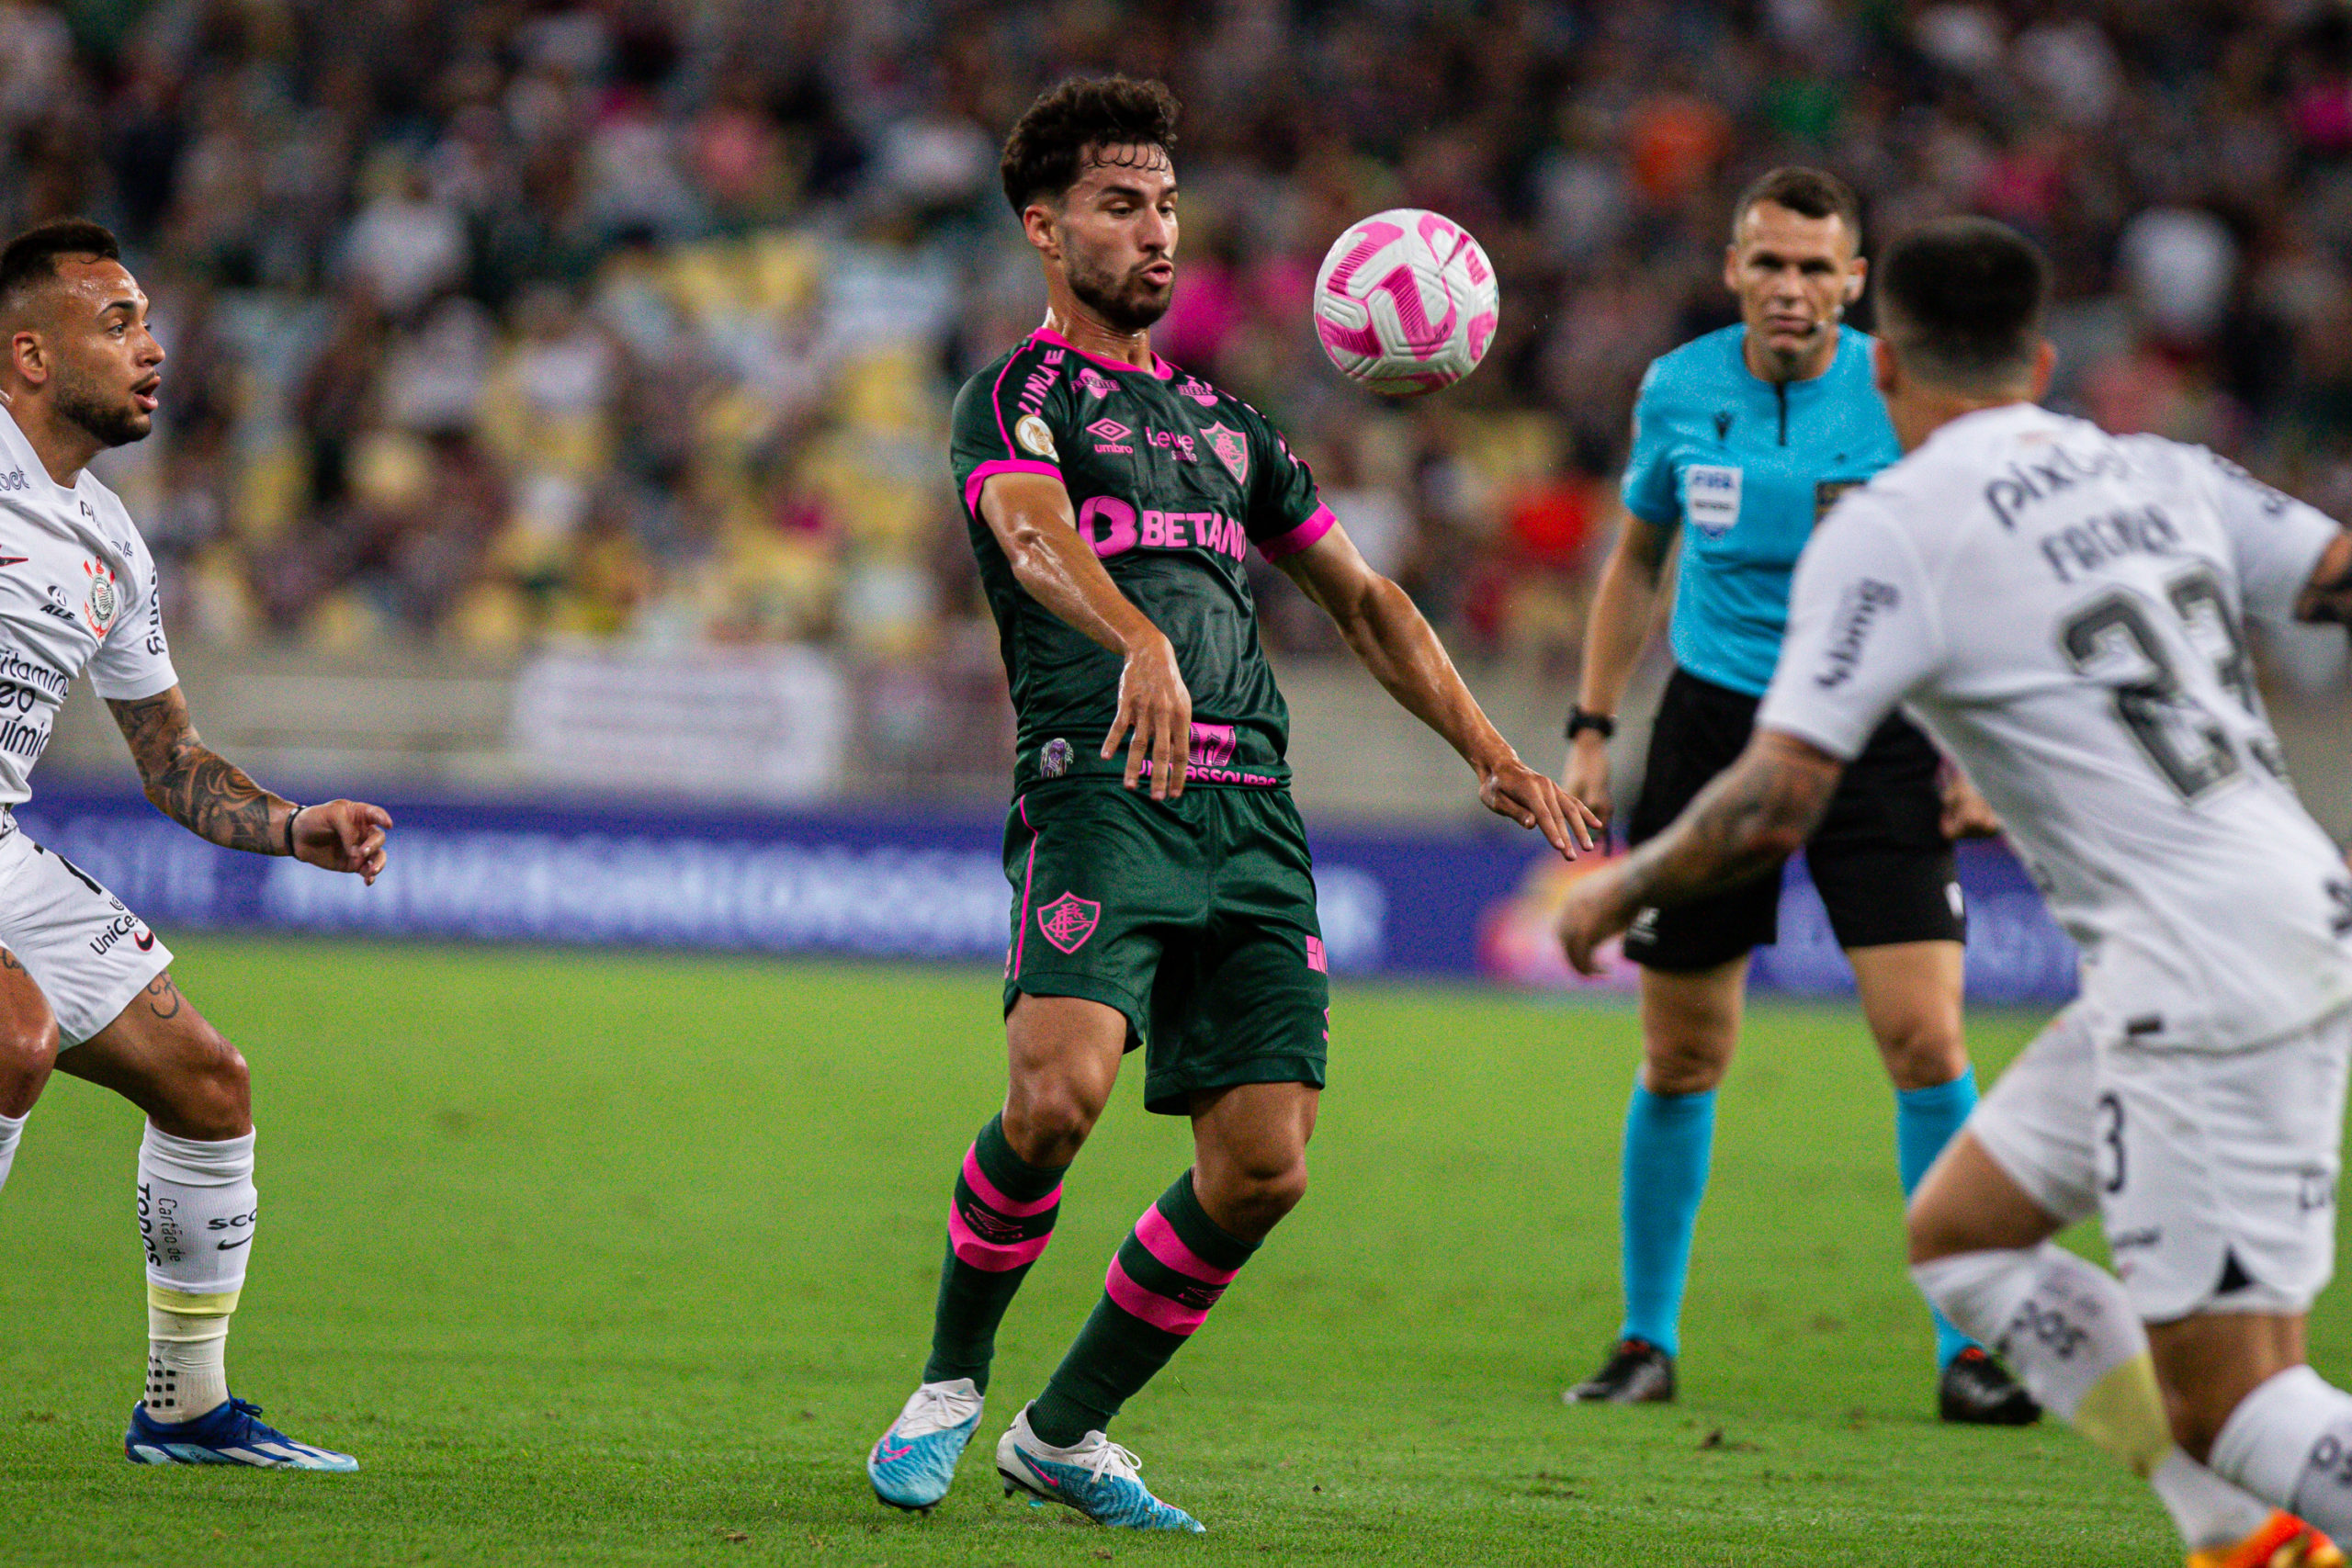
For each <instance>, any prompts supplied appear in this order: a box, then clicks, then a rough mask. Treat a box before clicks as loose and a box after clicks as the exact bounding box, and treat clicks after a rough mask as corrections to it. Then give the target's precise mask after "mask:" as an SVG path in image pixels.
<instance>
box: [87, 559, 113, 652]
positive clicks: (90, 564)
mask: <svg viewBox="0 0 2352 1568" xmlns="http://www.w3.org/2000/svg"><path fill="white" fill-rule="evenodd" d="M82 570H84V571H85V572H87V573H89V574H90V599H89V622H90V629H91V630H92V631H94V632H96V633H97V634H98V635H99V636H100V637H104V636H106V635H107V627H108V626H112V625H114V617H115V613H116V612H117V611H118V610H120V609H121V608H122V597H121V595H120V594H119V593H117V592H115V587H114V569H113V568H112V567H107V566H100V565H99V564H98V563H97V562H96V561H84V562H83V563H82Z"/></svg>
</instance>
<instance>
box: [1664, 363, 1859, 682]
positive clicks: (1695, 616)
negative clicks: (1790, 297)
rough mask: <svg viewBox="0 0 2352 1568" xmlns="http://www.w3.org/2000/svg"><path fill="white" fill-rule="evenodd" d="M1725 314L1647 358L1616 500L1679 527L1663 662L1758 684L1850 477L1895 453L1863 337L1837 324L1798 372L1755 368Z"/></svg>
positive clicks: (1709, 677)
mask: <svg viewBox="0 0 2352 1568" xmlns="http://www.w3.org/2000/svg"><path fill="white" fill-rule="evenodd" d="M1746 333H1747V329H1746V328H1745V327H1744V326H1732V327H1725V328H1724V329H1723V330H1722V331H1721V332H1713V333H1708V334H1707V335H1706V336H1704V337H1700V338H1693V339H1691V341H1690V342H1689V343H1686V344H1683V345H1682V346H1681V347H1680V348H1678V349H1676V350H1675V351H1674V352H1673V353H1671V354H1668V355H1661V356H1660V357H1659V358H1657V359H1655V360H1653V361H1651V363H1650V367H1649V370H1648V372H1647V374H1645V376H1644V377H1643V378H1642V389H1641V395H1640V397H1639V398H1638V399H1636V400H1635V402H1634V452H1633V457H1632V460H1631V461H1630V462H1628V463H1627V465H1626V468H1625V481H1624V496H1625V508H1626V510H1627V511H1629V512H1631V513H1633V514H1634V516H1636V517H1639V518H1641V519H1642V520H1643V521H1645V522H1647V523H1654V524H1657V525H1659V526H1660V527H1665V528H1674V527H1678V526H1679V527H1680V528H1681V530H1682V535H1683V539H1682V564H1681V567H1680V569H1679V571H1678V573H1677V575H1676V578H1675V599H1674V621H1673V624H1672V626H1671V628H1670V631H1669V637H1670V639H1671V641H1672V643H1673V645H1674V658H1675V661H1676V662H1677V663H1679V664H1680V665H1681V666H1682V668H1683V669H1685V670H1688V671H1691V674H1693V675H1696V676H1698V677H1699V678H1700V679H1701V680H1702V681H1712V682H1714V683H1715V684H1716V685H1718V686H1728V687H1730V688H1731V689H1732V690H1733V691H1735V692H1745V693H1747V694H1748V695H1750V696H1755V697H1760V696H1762V695H1763V694H1764V690H1765V688H1766V687H1767V686H1770V684H1771V683H1772V666H1773V665H1774V664H1775V663H1776V662H1777V661H1778V660H1779V659H1780V657H1781V634H1782V633H1783V632H1784V631H1785V630H1786V629H1787V627H1788V621H1789V578H1790V575H1791V574H1792V572H1793V571H1794V570H1795V569H1796V564H1797V556H1798V553H1799V552H1801V551H1802V550H1803V549H1804V543H1805V540H1806V539H1808V538H1810V537H1811V536H1812V535H1813V529H1814V525H1815V524H1816V523H1818V522H1819V521H1820V520H1821V519H1822V518H1824V517H1826V516H1827V515H1828V513H1829V508H1830V507H1831V506H1832V505H1833V504H1835V503H1836V502H1837V500H1838V495H1839V494H1840V493H1842V492H1843V491H1845V490H1846V489H1847V488H1848V487H1849V486H1851V485H1857V484H1860V483H1861V482H1862V481H1864V480H1865V479H1869V478H1870V477H1871V475H1873V474H1875V473H1877V472H1878V471H1879V470H1880V469H1881V468H1885V467H1886V466H1887V465H1888V464H1890V463H1892V462H1894V460H1895V459H1896V458H1897V457H1901V456H1903V448H1902V446H1901V444H1900V443H1899V442H1897V441H1896V440H1895V437H1894V424H1893V423H1891V422H1890V421H1889V420H1888V419H1887V417H1886V404H1885V402H1884V401H1883V400H1881V399H1880V397H1879V395H1878V391H1877V389H1875V388H1874V387H1872V386H1871V352H1870V351H1871V339H1870V336H1869V334H1868V333H1858V332H1856V331H1854V330H1853V329H1852V328H1850V327H1840V328H1838V353H1837V355H1836V357H1834V358H1833V359H1831V360H1830V362H1829V368H1828V369H1827V370H1825V371H1824V372H1822V373H1821V374H1820V375H1819V376H1816V377H1815V378H1813V379H1812V380H1810V381H1790V382H1781V383H1776V382H1771V381H1766V380H1762V379H1760V378H1758V376H1757V375H1756V373H1755V372H1754V371H1752V370H1750V369H1748V367H1747V359H1746V357H1745V356H1744V355H1742V354H1741V352H1740V347H1741V344H1742V342H1743V341H1744V339H1745V336H1746Z"/></svg>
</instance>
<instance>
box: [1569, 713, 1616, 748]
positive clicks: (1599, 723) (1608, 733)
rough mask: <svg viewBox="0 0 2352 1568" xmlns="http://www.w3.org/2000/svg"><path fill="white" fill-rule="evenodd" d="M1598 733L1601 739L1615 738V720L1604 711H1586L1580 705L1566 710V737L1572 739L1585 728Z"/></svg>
mask: <svg viewBox="0 0 2352 1568" xmlns="http://www.w3.org/2000/svg"><path fill="white" fill-rule="evenodd" d="M1588 729H1589V730H1592V731H1594V732H1595V733H1597V734H1599V735H1600V738H1601V739H1603V740H1614V739H1617V721H1616V720H1615V719H1613V718H1611V716H1609V715H1607V714H1605V713H1588V712H1586V711H1585V710H1584V709H1583V708H1581V707H1572V708H1570V709H1569V710H1568V731H1567V738H1568V739H1570V740H1574V739H1576V738H1577V736H1579V735H1581V734H1583V733H1584V732H1585V731H1586V730H1588Z"/></svg>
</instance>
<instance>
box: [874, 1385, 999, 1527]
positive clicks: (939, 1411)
mask: <svg viewBox="0 0 2352 1568" xmlns="http://www.w3.org/2000/svg"><path fill="white" fill-rule="evenodd" d="M979 1424H980V1391H979V1389H978V1387H977V1386H975V1385H974V1383H973V1382H972V1380H971V1379H969V1378H957V1379H956V1380H955V1381H953V1382H927V1383H925V1384H923V1385H922V1387H921V1388H919V1389H917V1390H915V1392H914V1393H913V1394H912V1396H911V1397H910V1398H909V1399H908V1400H907V1407H906V1408H905V1409H904V1410H901V1411H899V1418H898V1419H897V1420H896V1421H893V1422H891V1423H890V1429H889V1430H888V1431H887V1432H885V1433H883V1434H882V1437H881V1440H880V1441H878V1442H876V1444H875V1445H874V1451H873V1452H872V1453H869V1454H867V1455H866V1456H865V1478H866V1479H867V1480H868V1481H871V1482H872V1483H874V1495H876V1497H879V1498H881V1499H882V1501H884V1502H885V1503H888V1504H889V1505H890V1506H892V1507H894V1508H909V1509H912V1510H913V1511H915V1512H917V1513H926V1514H927V1513H929V1512H930V1511H931V1510H932V1509H933V1507H935V1506H938V1503H939V1500H940V1499H941V1498H942V1497H944V1496H946V1495H947V1488H948V1487H949V1486H950V1485H951V1484H953V1483H954V1482H955V1480H956V1461H957V1460H959V1459H961V1458H963V1457H964V1449H965V1446H966V1445H967V1444H968V1443H970V1442H971V1440H972V1433H973V1431H974V1430H975V1429H977V1428H978V1426H979Z"/></svg>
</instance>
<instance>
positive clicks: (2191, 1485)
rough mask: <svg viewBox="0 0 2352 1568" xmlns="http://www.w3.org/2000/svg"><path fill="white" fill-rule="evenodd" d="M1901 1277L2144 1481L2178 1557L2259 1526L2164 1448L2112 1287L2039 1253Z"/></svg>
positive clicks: (2097, 1272)
mask: <svg viewBox="0 0 2352 1568" xmlns="http://www.w3.org/2000/svg"><path fill="white" fill-rule="evenodd" d="M1911 1277H1912V1279H1913V1280H1917V1282H1918V1286H1919V1289H1920V1291H1921V1292H1922V1293H1924V1294H1925V1295H1926V1296H1927V1298H1928V1300H1929V1301H1931V1302H1933V1303H1936V1305H1937V1306H1938V1307H1939V1308H1941V1309H1942V1311H1943V1314H1944V1315H1945V1316H1946V1317H1948V1318H1950V1319H1951V1321H1952V1322H1953V1323H1954V1324H1955V1325H1958V1326H1959V1328H1960V1330H1961V1332H1962V1333H1963V1334H1966V1335H1968V1336H1970V1337H1972V1338H1974V1339H1976V1340H1978V1341H1980V1342H1981V1343H1983V1344H1985V1345H1989V1346H1991V1347H1992V1348H1994V1349H1995V1350H1996V1351H1997V1352H1999V1354H2000V1355H2001V1357H2002V1358H2003V1359H2006V1360H2007V1362H2008V1364H2009V1366H2010V1369H2011V1370H2012V1371H2015V1372H2016V1373H2017V1374H2018V1379H2019V1380H2020V1381H2021V1382H2024V1384H2025V1386H2026V1390H2027V1392H2029V1393H2031V1394H2032V1395H2033V1396H2034V1398H2036V1399H2038V1400H2040V1401H2041V1403H2042V1404H2043V1405H2044V1406H2046V1407H2047V1408H2049V1409H2050V1410H2052V1411H2054V1412H2055V1413H2056V1414H2057V1415H2058V1416H2059V1417H2060V1418H2061V1419H2062V1420H2064V1421H2065V1422H2066V1423H2067V1424H2068V1425H2070V1426H2072V1427H2074V1428H2075V1430H2076V1431H2078V1432H2080V1433H2081V1434H2082V1435H2083V1436H2084V1438H2086V1439H2087V1440H2088V1441H2089V1442H2090V1444H2091V1446H2092V1447H2094V1448H2096V1449H2098V1450H2099V1451H2100V1452H2102V1453H2104V1454H2107V1455H2108V1456H2109V1457H2110V1458H2112V1459H2114V1460H2116V1461H2120V1463H2122V1464H2123V1465H2124V1466H2126V1467H2127V1468H2129V1469H2130V1470H2131V1471H2132V1472H2135V1473H2137V1474H2139V1475H2141V1476H2143V1477H2144V1478H2145V1479H2146V1480H2147V1482H2148V1483H2149V1484H2150V1485H2151V1486H2153V1487H2154V1489H2155V1493H2156V1495H2157V1497H2158V1498H2159V1499H2161V1500H2162V1501H2163V1503H2164V1506H2165V1512H2166V1513H2167V1514H2169V1515H2171V1516H2172V1521H2173V1524H2174V1526H2175V1527H2176V1528H2177V1529H2178V1530H2179V1531H2180V1536H2181V1540H2182V1541H2183V1542H2184V1543H2185V1544H2186V1545H2187V1546H2188V1550H2189V1551H2204V1550H2206V1549H2208V1548H2210V1547H2214V1546H2227V1545H2233V1544H2235V1543H2236V1542H2238V1541H2240V1540H2245V1538H2246V1537H2247V1536H2249V1535H2251V1534H2253V1533H2254V1531H2255V1530H2256V1529H2260V1528H2261V1526H2262V1523H2263V1521H2264V1520H2265V1519H2267V1518H2268V1517H2269V1516H2270V1510H2269V1508H2268V1507H2267V1506H2266V1505H2264V1504H2263V1503H2261V1502H2259V1501H2257V1500H2256V1499H2255V1498H2253V1497H2249V1496H2247V1495H2246V1494H2245V1492H2243V1491H2241V1490H2239V1489H2238V1488H2237V1487H2235V1486H2233V1485H2231V1484H2230V1483H2228V1482H2226V1481H2224V1480H2222V1478H2221V1477H2220V1476H2217V1475H2215V1474H2214V1473H2213V1472H2211V1471H2209V1470H2207V1469H2206V1468H2205V1467H2204V1466H2202V1465H2200V1464H2199V1463H2198V1462H2197V1461H2195V1460H2192V1459H2190V1458H2189V1457H2188V1455H2187V1454H2185V1453H2183V1452H2181V1451H2180V1450H2179V1449H2177V1448H2176V1447H2174V1446H2173V1441H2172V1431H2171V1428H2170V1427H2169V1425H2168V1424H2167V1423H2166V1421H2165V1407H2164V1398H2163V1395H2161V1394H2160V1393H2158V1392H2157V1390H2156V1374H2155V1366H2154V1362H2153V1361H2151V1360H2150V1359H2149V1356H2148V1335H2147V1330H2146V1329H2145V1328H2143V1326H2142V1325H2141V1323H2140V1319H2139V1315H2138V1314H2136V1313H2134V1312H2133V1311H2132V1310H2131V1298H2130V1297H2129V1296H2127V1295H2125V1294H2124V1293H2123V1287H2122V1285H2121V1284H2120V1283H2119V1282H2118V1281H2117V1280H2116V1279H2115V1277H2114V1276H2113V1275H2111V1274H2109V1273H2108V1272H2106V1271H2105V1270H2104V1269H2096V1268H2093V1267H2092V1266H2091V1265H2090V1264H2088V1263H2086V1262H2084V1261H2083V1260H2082V1259H2081V1258H2077V1257H2075V1255H2074V1254H2073V1253H2071V1252H2068V1251H2066V1250H2065V1249H2064V1248H2063V1247H2054V1246H2052V1245H2051V1244H2049V1243H2047V1242H2044V1243H2043V1244H2042V1245H2041V1246H2040V1247H2032V1248H2029V1249H2025V1250H2019V1251H1991V1252H1965V1253H1961V1254H1958V1255H1957V1256H1954V1257H1951V1258H1938V1259H1937V1260H1936V1261H1934V1262H1932V1263H1923V1264H1920V1265H1919V1266H1918V1267H1917V1268H1915V1269H1912V1270H1911Z"/></svg>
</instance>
